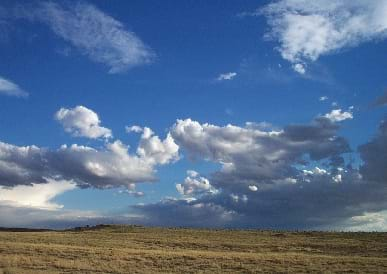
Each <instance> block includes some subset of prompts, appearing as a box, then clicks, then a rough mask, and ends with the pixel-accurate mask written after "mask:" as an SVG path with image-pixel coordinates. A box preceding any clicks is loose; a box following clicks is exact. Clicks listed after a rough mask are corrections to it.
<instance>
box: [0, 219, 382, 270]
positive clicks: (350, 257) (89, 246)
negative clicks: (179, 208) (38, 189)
mask: <svg viewBox="0 0 387 274" xmlns="http://www.w3.org/2000/svg"><path fill="white" fill-rule="evenodd" d="M2 272H3V273H154V272H164V273H171V272H175V273H237V272H242V273H257V272H297V273H300V272H305V273H311V272H328V273H332V272H341V273H342V272H352V273H365V272H372V273H375V272H376V273H381V272H384V273H387V233H322V232H304V233H295V232H294V233H291V232H274V231H243V230H239V231H237V230H233V231H228V230H202V229H163V228H144V227H132V226H106V227H102V228H99V229H86V230H82V231H49V232H0V273H2Z"/></svg>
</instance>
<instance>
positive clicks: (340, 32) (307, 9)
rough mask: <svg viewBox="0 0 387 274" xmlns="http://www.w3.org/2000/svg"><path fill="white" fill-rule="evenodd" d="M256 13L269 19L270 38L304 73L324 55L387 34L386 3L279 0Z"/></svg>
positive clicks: (295, 67) (382, 1) (298, 69)
mask: <svg viewBox="0 0 387 274" xmlns="http://www.w3.org/2000/svg"><path fill="white" fill-rule="evenodd" d="M255 14H263V15H265V16H266V18H267V21H268V24H269V26H270V31H269V32H268V33H267V37H268V38H270V39H273V40H277V41H278V42H279V44H280V45H279V47H278V50H279V52H280V53H281V55H282V57H283V58H284V59H285V60H288V61H289V62H290V63H291V64H292V65H293V68H294V70H295V71H297V72H299V73H301V74H303V73H305V67H306V64H307V63H309V62H313V61H316V60H317V59H318V58H319V57H320V56H323V55H327V54H333V53H336V52H337V51H340V50H342V49H346V48H349V47H354V46H357V45H358V44H360V43H363V42H367V41H370V40H374V39H381V38H385V37H386V35H387V34H386V33H387V20H386V14H387V2H386V1H384V0H381V1H374V0H354V1H345V0H328V1H326V0H316V1H308V0H279V1H273V2H272V3H270V4H268V5H266V6H265V7H264V8H263V9H261V10H260V11H259V12H258V13H255Z"/></svg>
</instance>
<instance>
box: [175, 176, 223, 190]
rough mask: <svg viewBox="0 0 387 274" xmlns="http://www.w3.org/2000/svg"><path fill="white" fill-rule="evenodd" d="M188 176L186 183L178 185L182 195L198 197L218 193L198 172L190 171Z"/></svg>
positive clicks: (177, 187)
mask: <svg viewBox="0 0 387 274" xmlns="http://www.w3.org/2000/svg"><path fill="white" fill-rule="evenodd" d="M187 175H188V177H186V178H185V179H184V183H181V184H176V189H177V191H178V192H179V193H180V194H181V195H185V196H197V195H202V194H215V193H217V192H218V190H217V189H215V188H214V187H213V186H212V185H211V184H210V181H209V180H208V179H207V178H205V177H201V176H200V175H199V173H197V172H196V171H194V170H188V171H187Z"/></svg>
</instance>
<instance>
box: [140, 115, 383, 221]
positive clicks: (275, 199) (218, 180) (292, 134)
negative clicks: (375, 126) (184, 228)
mask: <svg viewBox="0 0 387 274" xmlns="http://www.w3.org/2000/svg"><path fill="white" fill-rule="evenodd" d="M338 130H339V126H338V125H337V124H336V123H334V122H332V121H331V120H329V119H328V118H325V117H318V118H316V119H314V120H313V121H312V122H311V123H310V124H304V125H288V126H285V127H284V128H283V129H281V130H273V129H270V128H266V129H265V130H263V129H262V128H257V127H251V126H248V125H246V126H245V127H238V126H233V125H226V126H217V125H211V124H207V123H205V124H201V123H199V122H196V121H193V120H191V119H186V120H178V121H177V122H176V124H175V125H174V126H173V127H172V129H171V134H172V137H173V138H174V139H175V141H176V143H177V144H178V145H179V146H180V148H181V149H182V151H183V153H185V154H187V155H188V156H189V157H190V158H192V159H205V160H207V161H211V162H214V163H217V164H220V165H221V168H220V169H219V170H218V171H216V172H214V173H212V174H210V176H209V177H208V181H209V182H211V186H213V187H214V188H215V189H216V190H217V192H216V193H206V192H204V193H203V192H200V191H199V192H195V191H194V190H196V188H193V189H194V190H193V191H192V192H191V195H190V196H189V197H190V199H189V200H188V199H166V200H163V201H161V202H159V203H155V204H148V205H141V206H136V207H135V208H134V210H135V211H138V212H139V213H141V214H144V216H145V218H147V221H148V223H153V224H161V225H162V224H167V225H168V224H170V225H194V226H218V225H219V224H221V225H222V226H224V227H249V228H257V227H260V228H281V229H334V228H338V227H340V224H343V223H346V222H350V221H351V218H355V217H356V216H362V215H363V214H368V213H370V212H371V213H372V212H379V211H381V210H384V209H386V208H387V202H386V201H387V200H386V199H385V197H386V195H387V185H386V184H385V178H386V177H387V174H384V173H385V170H387V167H385V163H386V162H387V160H385V157H384V155H383V153H384V151H385V148H386V147H387V144H384V142H383V140H384V139H386V138H385V136H384V126H383V127H382V128H381V133H380V136H377V137H375V139H374V140H371V141H370V143H369V144H366V145H365V146H364V147H361V149H360V152H361V156H362V159H363V160H364V165H362V167H361V168H360V170H359V169H355V168H353V167H352V166H351V165H350V164H347V163H346V162H345V160H344V157H343V155H344V154H345V153H347V152H350V148H349V145H348V143H347V141H346V140H345V139H344V138H341V137H339V136H337V134H338ZM376 151H377V153H378V154H375V153H376ZM384 154H386V155H387V153H384ZM371 155H376V156H375V157H372V156H371ZM192 177H193V178H197V177H200V175H199V174H197V173H196V172H191V173H190V174H188V177H187V178H192ZM187 185H188V186H189V185H190V184H189V183H188V184H187ZM192 185H194V186H195V187H196V186H197V185H199V183H198V182H195V183H193V184H192ZM206 186H208V185H207V184H206ZM177 190H178V191H179V192H180V193H184V191H185V190H186V188H185V186H184V183H182V184H180V185H178V186H177ZM215 208H216V209H217V210H214V209H215ZM204 210H206V211H207V212H206V214H205V212H204ZM367 212H368V213H367ZM160 216H161V217H160ZM197 216H200V222H198V221H197V220H195V218H196V217H197ZM224 216H227V218H224ZM214 220H217V221H218V222H219V223H217V224H214Z"/></svg>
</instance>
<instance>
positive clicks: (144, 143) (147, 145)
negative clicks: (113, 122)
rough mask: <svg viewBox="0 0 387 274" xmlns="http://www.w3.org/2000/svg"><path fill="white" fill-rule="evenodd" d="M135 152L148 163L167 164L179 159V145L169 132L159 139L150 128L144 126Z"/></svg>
mask: <svg viewBox="0 0 387 274" xmlns="http://www.w3.org/2000/svg"><path fill="white" fill-rule="evenodd" d="M137 154H138V155H139V156H140V157H141V158H143V159H146V161H148V162H149V163H150V164H167V163H169V162H172V161H176V160H178V159H179V146H178V145H176V143H175V141H174V140H173V138H172V136H171V134H170V133H168V135H167V137H166V138H165V139H164V140H163V141H161V140H160V138H159V137H158V136H156V135H154V132H153V131H152V130H151V129H150V128H148V127H144V128H143V130H142V135H141V138H140V144H139V146H138V148H137Z"/></svg>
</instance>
